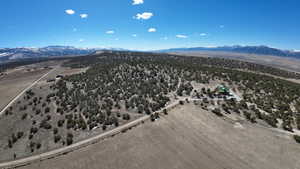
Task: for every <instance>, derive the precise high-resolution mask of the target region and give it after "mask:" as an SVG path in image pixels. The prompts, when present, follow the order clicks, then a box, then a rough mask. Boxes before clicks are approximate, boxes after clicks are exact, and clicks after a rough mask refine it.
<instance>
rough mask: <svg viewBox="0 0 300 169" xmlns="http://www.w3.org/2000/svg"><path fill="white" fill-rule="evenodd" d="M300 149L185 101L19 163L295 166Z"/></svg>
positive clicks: (244, 168) (65, 167)
mask: <svg viewBox="0 0 300 169" xmlns="http://www.w3.org/2000/svg"><path fill="white" fill-rule="evenodd" d="M299 155H300V146H299V145H298V144H296V143H295V142H294V141H293V140H292V139H291V138H290V136H288V135H286V134H284V133H279V132H276V131H273V130H269V129H267V128H264V127H260V126H257V125H253V124H248V122H244V123H242V124H241V125H237V124H234V123H231V122H228V121H226V120H223V119H221V118H218V117H216V116H215V115H213V114H211V113H209V112H206V111H204V110H200V109H199V108H197V107H196V106H194V105H193V104H189V105H186V106H183V107H181V108H179V109H175V110H173V111H172V112H170V113H169V115H168V116H166V117H162V118H161V119H160V120H158V121H156V122H155V123H151V122H147V123H145V124H144V125H141V126H139V127H137V128H133V129H132V130H130V131H128V132H127V133H124V134H120V135H117V136H115V137H113V138H110V139H107V140H105V141H103V142H99V143H96V144H94V145H91V146H88V147H85V148H82V149H80V150H78V151H75V152H72V153H69V154H67V155H65V156H60V157H57V158H53V159H49V160H45V161H42V162H40V163H34V164H31V165H29V166H25V167H23V168H28V169H29V168H30V169H40V168H49V169H50V168H55V169H69V168H72V169H81V168H85V169H86V168H88V169H98V168H104V169H106V168H107V169H110V168H111V169H115V168H125V169H126V168H128V169H129V168H130V169H134V168H136V169H141V168H149V169H153V168H161V169H169V168H180V169H181V168H189V169H193V168H195V169H199V168H204V169H224V168H232V169H251V168H259V169H270V168H272V169H282V168H285V169H297V168H300V163H299V162H298V157H299Z"/></svg>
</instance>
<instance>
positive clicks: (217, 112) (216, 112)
mask: <svg viewBox="0 0 300 169" xmlns="http://www.w3.org/2000/svg"><path fill="white" fill-rule="evenodd" d="M212 112H213V113H214V114H215V115H217V116H223V114H222V113H221V110H220V109H219V108H215V109H213V110H212Z"/></svg>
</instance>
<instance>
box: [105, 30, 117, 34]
mask: <svg viewBox="0 0 300 169" xmlns="http://www.w3.org/2000/svg"><path fill="white" fill-rule="evenodd" d="M114 33H115V31H113V30H109V31H106V34H114Z"/></svg>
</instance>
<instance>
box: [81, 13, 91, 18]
mask: <svg viewBox="0 0 300 169" xmlns="http://www.w3.org/2000/svg"><path fill="white" fill-rule="evenodd" d="M88 16H89V15H88V14H85V13H83V14H80V18H82V19H84V18H87V17H88Z"/></svg>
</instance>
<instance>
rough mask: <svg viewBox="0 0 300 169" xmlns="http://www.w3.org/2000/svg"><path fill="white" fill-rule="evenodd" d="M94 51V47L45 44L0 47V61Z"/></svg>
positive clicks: (81, 53) (71, 54) (83, 53)
mask: <svg viewBox="0 0 300 169" xmlns="http://www.w3.org/2000/svg"><path fill="white" fill-rule="evenodd" d="M94 52H95V49H83V48H75V47H72V46H47V47H43V48H2V49H0V61H2V62H3V61H9V60H20V59H29V58H42V57H61V56H73V55H86V54H91V53H94Z"/></svg>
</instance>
